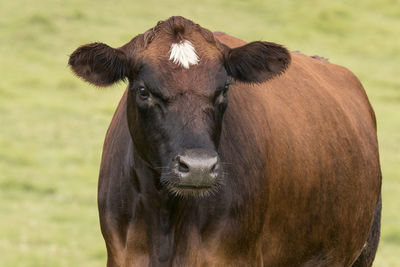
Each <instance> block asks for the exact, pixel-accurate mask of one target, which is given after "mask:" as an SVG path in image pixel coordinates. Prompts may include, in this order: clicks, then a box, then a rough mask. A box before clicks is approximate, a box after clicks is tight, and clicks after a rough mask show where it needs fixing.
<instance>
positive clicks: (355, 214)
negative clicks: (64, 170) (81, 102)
mask: <svg viewBox="0 0 400 267" xmlns="http://www.w3.org/2000/svg"><path fill="white" fill-rule="evenodd" d="M69 64H70V66H71V67H72V70H73V71H74V72H75V73H76V74H77V75H78V76H80V77H82V78H83V79H85V80H86V81H88V82H90V83H92V84H95V85H97V86H106V85H110V84H112V83H114V82H117V81H120V80H124V79H126V80H128V81H129V85H128V88H127V90H126V91H125V93H124V95H123V97H122V99H121V102H120V104H119V106H118V108H117V111H116V112H115V114H114V117H113V119H112V122H111V125H110V128H109V130H108V132H107V136H106V140H105V143H104V150H103V157H102V163H101V169H100V179H99V192H98V193H99V195H98V204H99V212H100V222H101V229H102V233H103V235H104V238H105V241H106V246H107V251H108V264H107V266H371V264H372V261H373V259H374V257H375V252H376V249H377V245H378V242H379V229H380V213H381V201H380V187H381V172H380V166H379V156H378V145H377V138H376V123H375V116H374V112H373V110H372V108H371V106H370V103H369V102H368V99H367V96H366V94H365V92H364V89H363V87H362V85H361V84H360V82H359V80H358V79H357V78H356V77H355V76H354V75H353V74H352V73H351V72H350V71H349V70H347V69H345V68H343V67H340V66H337V65H334V64H330V63H328V62H323V61H320V60H317V59H313V58H311V57H307V56H305V55H301V54H290V53H289V52H288V51H287V50H286V49H285V48H284V47H282V46H280V45H277V44H274V43H268V42H252V43H245V42H244V41H241V40H239V39H236V38H234V37H231V36H229V35H226V34H223V33H214V34H213V33H211V32H210V31H208V30H206V29H204V28H201V27H200V26H199V25H197V24H194V23H193V22H191V21H189V20H186V19H185V18H182V17H171V18H169V19H168V20H166V21H162V22H159V23H158V24H157V26H155V27H154V28H152V29H151V30H149V31H147V32H145V33H144V34H141V35H138V36H136V37H135V38H134V39H132V40H131V41H130V42H129V43H127V44H126V45H124V46H122V47H120V48H117V49H114V48H111V47H109V46H107V45H105V44H101V43H94V44H89V45H84V46H81V47H80V48H78V49H77V50H76V51H75V52H74V53H73V54H72V55H71V57H70V60H69ZM289 65H290V67H289ZM234 82H236V83H234ZM229 87H230V89H229V92H228V88H229ZM228 99H229V101H228ZM228 102H229V104H228Z"/></svg>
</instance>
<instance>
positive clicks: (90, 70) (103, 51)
mask: <svg viewBox="0 0 400 267" xmlns="http://www.w3.org/2000/svg"><path fill="white" fill-rule="evenodd" d="M68 64H69V65H70V66H71V68H72V70H73V72H74V73H75V74H76V75H78V76H79V77H81V78H83V79H84V80H86V81H88V82H90V83H92V84H94V85H97V86H108V85H111V84H113V83H115V82H117V81H119V80H123V79H125V78H126V76H127V75H128V71H129V60H128V58H127V56H126V55H125V53H124V52H123V51H121V50H120V49H115V48H112V47H110V46H108V45H106V44H103V43H92V44H87V45H83V46H81V47H79V48H78V49H76V50H75V51H74V52H73V53H72V54H71V56H70V58H69V61H68Z"/></svg>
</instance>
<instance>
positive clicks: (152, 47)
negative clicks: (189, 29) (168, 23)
mask: <svg viewBox="0 0 400 267" xmlns="http://www.w3.org/2000/svg"><path fill="white" fill-rule="evenodd" d="M140 57H141V61H142V64H143V68H142V70H143V72H144V74H145V78H146V79H148V80H149V79H152V80H153V81H154V83H156V84H157V85H158V86H162V87H165V88H166V89H164V90H167V89H168V91H170V92H169V93H172V94H174V93H177V92H178V91H179V92H181V91H182V90H185V91H187V90H191V91H192V90H204V88H207V87H208V86H209V85H212V84H216V83H221V81H222V80H224V79H226V72H225V69H224V68H223V60H222V58H223V57H222V53H221V51H219V50H218V49H217V47H216V46H215V45H214V44H211V43H209V42H207V40H205V39H204V38H203V37H202V36H201V34H198V33H195V32H194V33H192V34H190V35H188V36H185V37H184V38H182V39H181V40H179V41H176V40H171V38H169V36H157V37H156V38H155V39H154V40H153V41H152V42H151V43H150V44H149V45H148V46H147V47H146V49H145V50H144V51H142V54H141V56H140ZM222 82H223V81H222ZM160 89H162V88H160ZM171 90H174V92H172V91H171ZM198 93H200V92H198Z"/></svg>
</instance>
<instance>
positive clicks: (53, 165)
mask: <svg viewBox="0 0 400 267" xmlns="http://www.w3.org/2000/svg"><path fill="white" fill-rule="evenodd" d="M399 6H400V1H398V0H380V1H378V0H365V1H356V0H347V1H345V0H336V1H316V0H305V1H295V0H280V1H262V0H248V1H244V0H229V1H228V0H221V1H218V2H216V1H213V0H205V1H202V2H201V3H200V2H198V1H195V0H186V1H183V0H176V1H173V2H169V3H164V4H160V2H159V1H155V0H147V1H140V2H139V1H128V0H120V1H118V2H116V1H105V0H98V1H91V0H79V1H78V0H71V1H61V0H52V1H51V0H41V1H28V0H16V1H5V0H0V14H1V16H0V62H1V64H0V73H1V79H0V114H1V115H0V218H1V220H0V266H4V267H15V266H104V265H105V259H106V253H105V245H104V242H103V239H102V237H101V234H100V230H99V222H98V217H97V207H96V190H97V174H98V167H99V161H100V155H101V148H102V142H103V139H104V135H105V132H106V129H107V127H108V124H109V122H110V120H111V116H112V114H113V112H114V109H115V107H116V105H117V103H118V100H119V98H120V97H121V95H122V92H123V89H124V86H125V85H124V84H118V85H116V86H114V87H112V88H109V89H106V90H96V89H94V88H93V87H91V86H89V85H88V84H85V83H83V82H81V81H80V80H78V79H77V78H76V77H74V76H73V75H72V74H71V72H70V71H69V69H68V67H67V60H68V55H69V54H70V53H71V52H72V51H73V50H74V49H75V48H76V47H77V46H79V45H81V44H84V43H89V42H94V41H102V42H105V43H107V44H109V45H111V46H120V45H122V44H124V43H126V42H127V41H129V40H130V39H131V38H132V37H133V36H135V35H136V34H138V33H142V32H144V31H145V30H147V29H149V28H150V27H152V26H154V25H155V24H156V22H157V21H158V20H162V19H166V18H168V17H169V16H171V15H183V16H185V17H188V18H191V19H192V20H194V21H196V22H197V23H199V24H201V25H202V26H204V27H207V28H209V29H211V30H219V31H225V32H227V33H230V34H232V35H235V36H238V37H240V38H243V39H245V40H249V41H250V40H261V39H262V40H268V41H274V42H278V43H281V44H284V45H286V46H287V47H288V48H289V49H291V50H300V51H302V52H304V53H306V54H309V55H314V54H318V55H321V56H325V57H328V58H329V59H330V61H331V62H334V63H337V64H341V65H344V66H346V67H348V68H350V69H351V70H352V71H353V72H355V73H356V74H357V76H358V77H359V78H360V79H361V81H362V82H363V84H364V86H365V88H366V90H367V93H368V95H369V97H370V100H371V102H372V104H373V106H374V108H375V111H376V114H377V119H378V134H379V142H380V153H381V162H382V171H383V178H384V183H383V220H382V225H383V226H382V238H381V244H380V248H379V251H378V255H377V258H376V261H375V265H374V266H378V267H388V266H400V254H399V253H398V252H399V251H400V213H399V212H398V211H399V206H400V205H399V204H400V164H399V163H400V79H399V74H400V73H399V69H398V66H399V63H400V8H399Z"/></svg>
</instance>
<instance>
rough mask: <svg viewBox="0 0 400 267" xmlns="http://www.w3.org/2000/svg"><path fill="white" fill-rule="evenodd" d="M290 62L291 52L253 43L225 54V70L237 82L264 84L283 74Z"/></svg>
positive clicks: (270, 45)
mask: <svg viewBox="0 0 400 267" xmlns="http://www.w3.org/2000/svg"><path fill="white" fill-rule="evenodd" d="M290 60H291V59H290V53H289V51H288V50H287V49H286V48H284V47H283V46H281V45H278V44H274V43H269V42H252V43H248V44H246V45H243V46H240V47H237V48H233V49H229V50H228V51H227V52H226V54H225V68H226V70H227V72H228V74H229V75H230V76H232V77H233V78H235V79H236V80H239V81H242V82H264V81H266V80H268V79H271V78H272V77H274V76H276V75H279V74H281V73H283V72H284V71H285V70H286V69H287V68H288V66H289V64H290Z"/></svg>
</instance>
